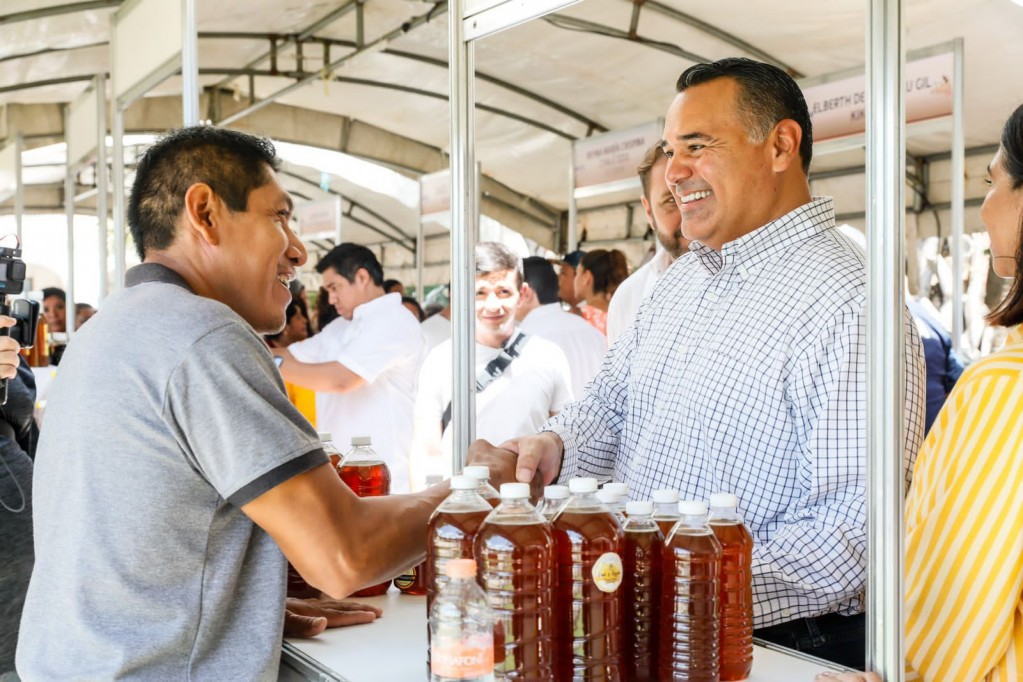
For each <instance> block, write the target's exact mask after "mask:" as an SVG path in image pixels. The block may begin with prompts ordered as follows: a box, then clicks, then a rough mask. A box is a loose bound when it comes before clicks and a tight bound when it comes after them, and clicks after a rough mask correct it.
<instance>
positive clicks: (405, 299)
mask: <svg viewBox="0 0 1023 682" xmlns="http://www.w3.org/2000/svg"><path fill="white" fill-rule="evenodd" d="M401 304H402V305H406V306H408V305H410V306H412V307H413V308H415V310H416V312H414V313H412V314H413V315H415V316H416V317H418V318H419V321H420V322H422V321H423V320H425V319H426V313H424V312H423V307H422V306H421V305H419V301H417V300H416V299H414V298H412V297H411V296H402V297H401Z"/></svg>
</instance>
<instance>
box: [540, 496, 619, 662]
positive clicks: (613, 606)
mask: <svg viewBox="0 0 1023 682" xmlns="http://www.w3.org/2000/svg"><path fill="white" fill-rule="evenodd" d="M554 539H555V542H556V544H557V551H558V554H557V564H558V577H557V585H558V591H557V593H558V594H557V607H556V609H557V610H556V614H557V619H558V620H557V623H558V628H557V638H558V643H557V646H558V652H557V655H556V662H557V667H558V670H557V678H558V679H559V680H573V681H574V680H586V681H587V682H604V681H609V682H610V681H614V682H618V680H621V646H622V590H621V587H619V588H618V589H617V590H615V591H614V592H604V591H602V590H601V589H600V588H599V587H598V586H597V584H596V582H595V581H594V579H593V565H594V564H595V563H596V562H597V560H598V559H600V558H601V557H602V556H603V555H604V554H607V553H614V554H617V555H618V556H619V557H620V556H621V553H622V549H623V537H622V530H621V526H619V524H618V521H617V520H616V519H615V518H614V514H612V513H611V512H608V511H603V512H596V513H586V512H576V511H573V510H572V509H570V508H566V509H565V510H564V511H562V512H561V513H560V514H559V515H558V516H557V518H556V519H555V520H554Z"/></svg>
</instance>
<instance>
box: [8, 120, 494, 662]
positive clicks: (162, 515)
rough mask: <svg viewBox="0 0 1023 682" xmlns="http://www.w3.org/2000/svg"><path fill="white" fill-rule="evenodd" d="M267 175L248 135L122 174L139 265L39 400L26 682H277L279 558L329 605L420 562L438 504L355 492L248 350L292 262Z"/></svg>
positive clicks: (201, 133)
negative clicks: (128, 184)
mask: <svg viewBox="0 0 1023 682" xmlns="http://www.w3.org/2000/svg"><path fill="white" fill-rule="evenodd" d="M277 165H278V162H277V159H276V157H275V152H274V149H273V146H272V145H271V144H270V143H269V142H267V141H266V140H261V139H258V138H254V137H251V136H248V135H244V134H241V133H237V132H233V131H228V130H221V129H217V128H212V127H196V128H186V129H183V130H180V131H177V132H175V133H172V134H171V135H170V136H168V137H166V138H164V139H163V140H162V141H160V142H158V143H157V144H156V145H155V146H153V147H152V148H151V149H150V150H149V151H148V152H147V153H146V155H145V156H144V157H143V159H142V160H141V161H140V163H139V166H138V171H137V175H136V179H135V184H134V187H133V190H132V196H131V202H130V206H129V222H130V224H131V230H132V236H133V238H134V241H135V244H136V248H137V249H138V251H139V254H140V256H141V257H142V259H143V261H144V262H143V263H142V265H139V266H138V267H136V268H133V269H132V270H131V271H130V272H129V273H128V276H127V278H126V280H127V281H126V285H127V286H126V288H125V289H124V290H122V291H119V292H117V293H116V294H114V295H112V296H110V298H109V299H107V301H105V302H104V305H103V311H102V312H101V313H100V314H99V315H97V316H96V317H95V318H94V319H93V320H92V321H90V323H89V324H88V325H87V326H85V327H83V329H82V330H81V331H80V332H78V335H77V337H76V341H75V344H74V346H73V347H72V348H69V351H68V353H67V354H66V355H65V357H64V362H63V363H62V364H61V369H60V376H59V378H58V379H57V381H56V382H55V384H54V387H53V390H52V392H51V393H50V395H49V402H48V407H47V415H46V426H45V428H44V429H43V433H42V437H41V439H40V443H39V447H38V452H37V457H36V469H35V480H34V486H33V493H34V501H35V524H36V525H35V550H36V565H35V570H34V572H33V575H32V580H31V583H30V586H29V591H28V597H27V600H26V604H25V609H24V617H23V620H22V631H21V638H20V641H19V645H18V653H17V668H18V672H19V674H20V675H21V676H22V678H23V679H25V680H50V679H67V678H83V679H114V678H124V677H130V678H132V679H147V680H167V679H217V680H269V679H275V678H276V675H277V665H278V659H279V655H280V640H281V632H282V624H283V620H284V600H285V578H284V575H285V574H284V571H285V556H287V558H288V559H289V560H290V561H291V562H292V563H293V564H294V565H295V566H296V568H297V569H298V570H299V572H300V573H301V574H302V576H303V577H304V578H305V579H306V580H307V581H308V582H309V583H311V584H313V585H315V586H317V587H319V588H320V589H322V590H323V591H324V592H326V593H328V594H330V595H333V596H335V597H344V596H345V595H348V594H350V593H351V592H353V591H354V590H356V589H358V588H360V587H362V586H365V585H369V584H373V583H378V582H380V581H381V580H382V579H387V578H390V577H392V576H394V575H396V574H398V573H400V572H401V570H402V569H403V568H405V567H407V566H410V565H413V564H415V563H417V562H418V561H420V560H421V559H422V557H423V554H424V541H423V536H422V529H423V528H424V527H425V526H426V522H427V519H428V517H429V514H430V512H431V511H432V509H433V508H434V507H435V506H436V504H437V503H438V502H439V501H440V500H442V499H443V498H444V497H445V494H446V491H445V490H443V489H440V488H434V489H431V490H430V491H427V492H425V493H422V494H420V495H407V496H393V497H388V498H376V499H371V500H370V499H366V500H361V499H359V498H357V497H355V495H354V494H352V493H351V492H350V491H349V490H348V488H346V487H345V486H344V485H343V484H342V483H341V481H340V479H339V478H338V477H337V475H336V474H335V473H334V471H333V470H332V469H331V468H330V466H329V465H328V464H327V458H326V455H325V454H324V452H323V450H322V449H321V447H320V443H319V440H318V439H317V437H316V433H315V431H314V429H313V428H312V426H311V425H310V424H309V423H308V422H306V420H305V419H304V418H303V417H302V416H301V414H299V412H298V411H297V410H296V409H295V408H294V407H292V405H291V404H290V403H289V402H288V399H287V396H286V395H285V392H284V384H283V382H282V380H281V377H280V375H279V373H278V371H277V369H276V367H275V366H274V364H273V362H272V359H271V355H270V352H269V350H268V349H267V347H266V346H265V344H264V343H263V341H262V339H261V337H260V336H259V335H260V334H263V333H272V332H276V331H279V330H280V329H281V328H282V327H283V325H284V320H285V317H284V313H285V309H286V306H287V305H288V303H289V302H290V301H291V293H290V291H289V290H288V283H289V281H290V280H291V279H292V278H293V277H294V274H295V268H296V267H297V266H299V265H301V264H302V263H304V262H305V260H306V252H305V249H304V247H303V246H302V244H301V242H299V240H298V238H297V237H296V236H295V234H294V233H293V232H292V230H291V228H290V227H289V223H288V221H289V216H290V213H291V209H292V202H291V198H290V197H289V195H288V193H287V192H286V191H285V190H284V189H283V188H282V187H281V185H280V184H279V183H278V180H277V177H276V173H275V170H276V169H277ZM489 464H491V466H492V467H494V468H496V469H501V471H502V472H503V475H504V476H505V477H506V478H507V477H508V476H507V474H508V472H509V468H508V462H507V461H506V462H504V463H503V464H504V465H505V466H504V468H503V469H502V468H501V466H500V464H501V463H500V462H497V461H494V462H490V463H489ZM498 475H499V476H500V475H502V473H500V472H499V474H498ZM278 547H280V549H278ZM280 550H283V554H282V553H281V551H280Z"/></svg>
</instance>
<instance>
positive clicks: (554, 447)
mask: <svg viewBox="0 0 1023 682" xmlns="http://www.w3.org/2000/svg"><path fill="white" fill-rule="evenodd" d="M501 447H502V448H503V449H505V450H509V451H511V452H514V453H515V454H516V455H518V456H519V461H518V464H517V465H516V467H517V468H516V470H515V477H516V478H517V479H518V480H519V481H521V482H522V483H531V482H533V477H534V476H536V474H537V473H539V474H540V481H541V484H542V485H549V484H550V482H551V481H553V480H554V479H555V478H556V477H557V475H558V472H559V471H561V458H562V456H563V455H564V454H565V444H564V443H563V442H561V437H560V436H558V435H557V434H554V433H551V432H550V431H544V432H543V433H538V434H537V435H535V436H525V437H524V438H513V439H512V440H509V441H505V442H504V443H501Z"/></svg>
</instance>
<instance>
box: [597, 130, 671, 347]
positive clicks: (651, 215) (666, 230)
mask: <svg viewBox="0 0 1023 682" xmlns="http://www.w3.org/2000/svg"><path fill="white" fill-rule="evenodd" d="M667 165H668V161H667V159H666V158H665V156H664V149H662V148H661V145H659V144H655V145H654V146H653V147H651V148H650V149H649V150H648V151H647V153H646V156H644V157H643V162H642V163H640V164H639V167H638V168H637V169H636V172H637V173H638V174H639V180H640V182H641V183H642V184H643V196H642V197H640V199H641V200H642V202H643V210H644V211H645V212H646V221H647V224H649V225H650V229H652V230H653V231H654V235H655V236H656V237H657V252H656V253H655V254H654V257H653V258H651V259H650V261H649V262H648V263H646V265H644V266H643V267H641V268H639V269H638V270H636V272H634V273H632V274H631V275H630V276H629V277H628V279H626V280H625V281H624V282H622V283H621V286H619V287H618V289H617V290H615V293H614V296H613V297H612V298H611V304H610V306H609V307H608V310H607V343H608V345H614V342H615V340H617V339H618V337H619V336H621V333H622V332H623V331H625V328H626V327H628V326H629V325H630V324H632V321H633V320H634V319H636V312H637V311H638V310H639V304H640V303H642V302H643V299H644V298H646V297H647V296H649V295H650V292H651V291H653V290H654V284H656V283H657V280H658V279H660V277H661V275H663V274H664V271H665V270H667V269H668V267H669V266H670V265H671V264H672V263H674V262H675V259H676V258H678V257H679V256H681V255H682V254H683V253H685V252H686V251H688V250H689V240H688V239H686V238H685V237H684V236H683V235H682V215H681V214H680V213H679V211H678V204H676V203H675V197H674V196H672V194H671V188H670V187H668V183H667V181H666V180H665V179H664V172H665V170H666V168H667Z"/></svg>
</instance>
